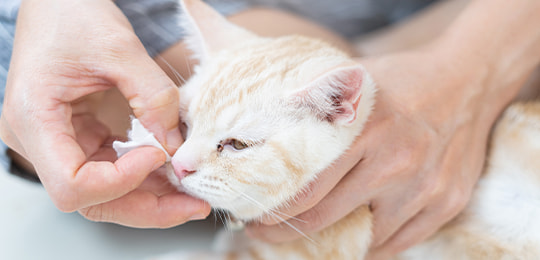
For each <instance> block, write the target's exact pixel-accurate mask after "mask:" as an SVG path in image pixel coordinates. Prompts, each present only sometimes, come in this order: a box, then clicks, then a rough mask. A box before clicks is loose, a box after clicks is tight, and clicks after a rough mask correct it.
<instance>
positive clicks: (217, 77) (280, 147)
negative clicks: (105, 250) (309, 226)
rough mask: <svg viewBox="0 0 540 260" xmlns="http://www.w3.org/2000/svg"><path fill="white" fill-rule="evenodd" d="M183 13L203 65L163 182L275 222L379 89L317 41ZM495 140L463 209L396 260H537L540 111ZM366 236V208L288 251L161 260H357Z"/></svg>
mask: <svg viewBox="0 0 540 260" xmlns="http://www.w3.org/2000/svg"><path fill="white" fill-rule="evenodd" d="M181 5H182V8H183V14H184V15H183V23H182V26H183V27H184V29H186V31H187V32H188V34H189V37H188V38H187V43H188V45H189V46H190V48H191V49H192V50H193V52H194V53H195V57H196V58H197V59H198V60H199V65H197V66H196V67H195V69H194V71H195V73H194V75H193V76H192V77H191V78H190V79H189V80H188V81H187V82H186V83H185V84H184V86H182V87H181V88H180V93H181V94H180V104H181V111H180V115H181V119H182V120H183V122H184V123H185V124H186V126H187V133H186V140H185V142H184V144H183V145H182V146H181V147H180V148H179V149H178V150H177V152H176V153H175V154H174V156H173V157H172V159H171V163H172V166H173V168H174V171H169V173H168V174H167V175H168V178H169V180H170V182H171V183H172V184H173V185H174V186H176V187H177V188H178V190H180V191H182V192H186V193H188V194H190V195H192V196H194V197H197V198H200V199H203V200H205V201H207V202H208V203H209V204H210V205H211V206H212V207H213V208H215V209H218V210H224V211H227V212H228V213H229V214H230V215H231V216H232V217H233V218H234V219H237V220H240V221H243V222H251V221H258V220H259V219H260V218H261V217H262V216H263V215H265V214H270V215H273V216H274V217H276V218H280V215H279V213H277V212H275V209H276V208H278V207H279V206H283V205H288V204H291V203H294V198H295V195H296V194H297V193H299V192H301V191H302V190H303V187H306V185H307V184H308V183H310V182H311V181H313V180H315V178H316V177H317V174H318V173H319V172H320V171H322V170H323V169H325V168H327V167H329V166H330V165H332V163H333V161H334V160H335V159H337V158H338V156H340V155H341V154H342V153H343V152H345V151H346V150H347V149H348V147H349V146H350V145H351V144H352V142H353V140H354V139H355V138H356V137H357V135H359V134H360V133H361V131H362V128H363V126H364V124H365V123H366V121H367V120H368V118H369V114H370V113H371V110H372V107H373V106H374V102H375V97H376V86H375V83H374V81H373V80H372V79H371V78H370V76H369V74H368V73H367V72H366V70H365V69H364V68H363V67H362V66H361V65H359V64H358V63H356V62H354V61H353V60H352V59H351V58H350V57H349V56H347V55H346V54H345V53H343V52H341V51H339V50H337V49H335V48H334V47H332V46H330V45H329V44H326V43H324V42H322V41H320V40H317V39H310V38H305V37H301V36H286V37H279V38H263V37H259V36H257V35H255V34H253V33H251V32H249V31H247V30H244V29H243V28H240V27H238V26H236V25H234V24H232V23H230V22H228V21H227V20H226V19H225V18H224V17H223V16H221V15H220V14H218V13H217V12H216V11H214V10H213V9H212V8H210V7H209V6H208V5H206V4H204V3H203V2H201V1H199V0H185V1H182V2H181ZM492 138H493V140H492V143H491V147H490V153H489V159H488V163H487V167H486V172H485V173H484V175H483V176H482V178H481V180H480V181H479V184H478V187H477V189H476V191H475V193H474V194H473V198H472V200H471V202H470V204H469V205H468V207H467V208H466V209H465V210H464V211H463V212H462V213H461V214H459V215H458V216H457V217H456V218H455V219H454V220H452V221H451V222H450V223H448V224H447V225H446V226H444V227H443V228H441V229H440V230H439V231H438V232H437V233H436V234H435V235H433V236H432V237H431V238H429V239H428V240H427V241H425V242H424V243H422V244H420V245H417V246H415V247H413V248H411V249H409V250H407V251H405V252H403V253H402V254H400V255H399V256H396V259H540V162H538V161H536V160H535V158H534V157H535V155H537V154H540V103H526V104H515V105H513V106H511V107H510V108H508V109H507V110H506V112H505V113H504V115H503V116H502V118H501V119H500V122H499V123H498V125H497V127H496V129H495V130H494V132H493V137H492ZM371 226H372V215H371V212H370V210H369V207H368V206H361V207H359V208H357V209H356V210H354V211H353V212H352V213H350V214H349V215H348V216H346V217H345V218H343V219H342V220H340V221H338V222H337V223H335V224H333V225H332V226H330V227H328V228H326V229H324V230H322V231H320V232H318V233H316V234H310V235H309V236H305V237H304V238H301V239H298V240H295V241H293V242H289V243H281V244H269V243H265V242H261V241H257V240H248V241H247V244H246V245H243V247H242V248H241V249H237V250H232V249H230V250H229V251H228V252H227V249H225V250H221V251H215V252H180V253H174V254H171V255H166V256H162V257H161V258H159V259H363V258H364V256H365V254H366V252H367V251H368V248H369V245H370V242H371ZM291 228H294V227H291ZM228 238H230V236H222V239H224V240H227V239H228ZM225 242H228V241H225ZM222 243H223V241H222Z"/></svg>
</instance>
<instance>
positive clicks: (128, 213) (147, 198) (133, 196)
mask: <svg viewBox="0 0 540 260" xmlns="http://www.w3.org/2000/svg"><path fill="white" fill-rule="evenodd" d="M79 213H80V214H81V215H83V216H84V217H86V218H88V219H90V220H93V221H104V222H112V223H119V224H122V225H126V226H132V227H139V228H168V227H173V226H176V225H180V224H182V223H185V222H187V221H189V220H196V219H203V218H205V217H206V216H208V214H209V213H210V206H209V205H208V204H207V203H206V202H204V201H201V200H198V199H195V198H193V197H190V196H188V195H186V194H183V193H170V194H167V195H163V196H160V197H158V196H156V195H155V194H153V193H152V192H149V191H143V190H135V191H132V192H130V193H129V194H127V195H126V196H123V197H121V198H119V199H116V200H113V201H110V202H107V203H103V204H99V205H94V206H90V207H87V208H84V209H81V210H79Z"/></svg>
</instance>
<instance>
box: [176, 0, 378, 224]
mask: <svg viewBox="0 0 540 260" xmlns="http://www.w3.org/2000/svg"><path fill="white" fill-rule="evenodd" d="M183 8H184V25H183V26H184V28H186V30H187V31H189V32H190V37H189V39H188V43H189V45H190V46H191V48H192V50H193V51H194V53H195V55H196V57H197V58H198V59H199V61H200V64H199V65H198V66H197V67H196V68H195V74H194V75H193V76H192V77H191V78H190V79H189V81H188V82H187V83H186V84H185V85H184V86H182V87H181V88H180V93H181V94H180V99H181V100H180V102H181V107H182V108H181V111H180V112H181V113H180V114H181V120H182V121H184V122H185V124H186V125H187V127H188V131H187V137H186V141H185V143H184V144H183V145H182V146H181V147H180V148H179V149H178V151H177V152H176V154H175V155H174V157H173V159H172V164H173V167H174V169H175V174H174V175H173V174H171V176H169V179H170V180H171V182H172V183H173V184H174V185H176V186H177V187H178V188H179V189H180V190H183V191H185V192H187V193H189V194H191V195H193V196H195V197H198V198H201V199H203V200H206V201H208V202H209V203H210V204H211V205H212V206H213V207H214V208H220V209H225V210H228V211H229V212H231V213H232V214H233V215H234V216H235V217H237V218H239V219H244V220H249V219H254V218H257V217H260V216H262V215H263V214H264V213H266V212H268V211H269V210H271V209H274V208H276V207H277V206H279V205H281V204H284V203H286V202H288V201H290V200H291V199H293V198H294V196H295V195H296V194H297V193H298V192H300V191H301V190H302V188H303V187H305V186H306V184H307V183H309V182H310V181H313V180H314V178H315V177H316V175H317V173H318V172H320V171H322V170H323V169H324V168H326V167H328V166H329V165H331V163H332V161H334V160H335V159H336V158H337V157H338V156H339V155H340V154H341V153H343V152H344V151H345V150H346V149H347V148H348V147H349V145H350V144H351V143H352V141H353V140H354V137H355V136H356V135H358V134H359V132H360V131H361V128H362V126H363V124H364V123H365V121H366V119H367V117H368V114H369V112H370V110H371V107H372V105H373V99H374V98H373V95H374V84H373V82H372V81H371V79H370V78H369V76H368V75H367V74H366V73H365V71H364V69H363V68H362V67H361V66H360V65H359V64H357V63H355V62H353V61H352V60H351V59H350V58H349V57H348V56H347V55H346V54H344V53H343V52H341V51H339V50H337V49H335V48H333V47H331V46H329V45H328V44H326V43H323V42H321V41H319V40H315V39H309V38H304V37H300V36H288V37H281V38H263V37H259V36H256V35H254V34H253V33H251V32H248V31H246V30H244V29H242V28H239V27H237V26H235V25H233V24H232V23H230V22H228V21H227V20H226V19H225V18H224V17H222V16H221V15H219V14H218V13H217V12H215V11H214V10H213V9H211V8H210V7H209V6H207V5H206V4H204V3H202V2H200V1H198V0H191V1H184V2H183Z"/></svg>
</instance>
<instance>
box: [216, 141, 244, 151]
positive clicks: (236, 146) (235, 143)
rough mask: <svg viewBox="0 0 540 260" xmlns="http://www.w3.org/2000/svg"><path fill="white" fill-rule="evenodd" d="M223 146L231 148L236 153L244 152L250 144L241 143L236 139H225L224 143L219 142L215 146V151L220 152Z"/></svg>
mask: <svg viewBox="0 0 540 260" xmlns="http://www.w3.org/2000/svg"><path fill="white" fill-rule="evenodd" d="M225 146H229V147H232V148H233V149H234V150H236V151H240V150H244V149H246V148H248V147H249V146H250V144H248V143H245V142H242V141H240V140H237V139H227V140H225V141H219V143H218V145H217V151H218V152H220V153H221V152H222V151H223V149H224V148H225Z"/></svg>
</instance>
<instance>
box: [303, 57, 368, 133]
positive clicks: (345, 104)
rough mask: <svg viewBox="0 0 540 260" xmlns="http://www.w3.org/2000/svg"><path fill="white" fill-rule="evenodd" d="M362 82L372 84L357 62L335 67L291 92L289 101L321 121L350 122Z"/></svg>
mask: <svg viewBox="0 0 540 260" xmlns="http://www.w3.org/2000/svg"><path fill="white" fill-rule="evenodd" d="M363 84H372V83H371V79H370V78H369V76H368V75H367V74H366V72H365V70H364V68H363V67H362V66H361V65H354V66H346V67H338V68H335V69H332V70H330V71H328V72H326V73H324V74H323V75H321V76H319V77H317V78H316V79H315V80H313V81H311V82H310V83H309V84H308V85H307V86H306V87H304V88H302V89H301V90H299V91H297V92H295V93H294V94H293V102H294V103H295V104H296V105H297V106H301V107H303V108H307V109H309V110H310V111H312V112H313V113H314V114H315V115H316V116H317V117H318V118H319V119H321V120H325V121H329V122H332V123H340V124H350V123H352V122H353V121H354V120H355V119H356V115H357V108H358V104H359V103H360V100H361V98H362V86H363Z"/></svg>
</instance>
